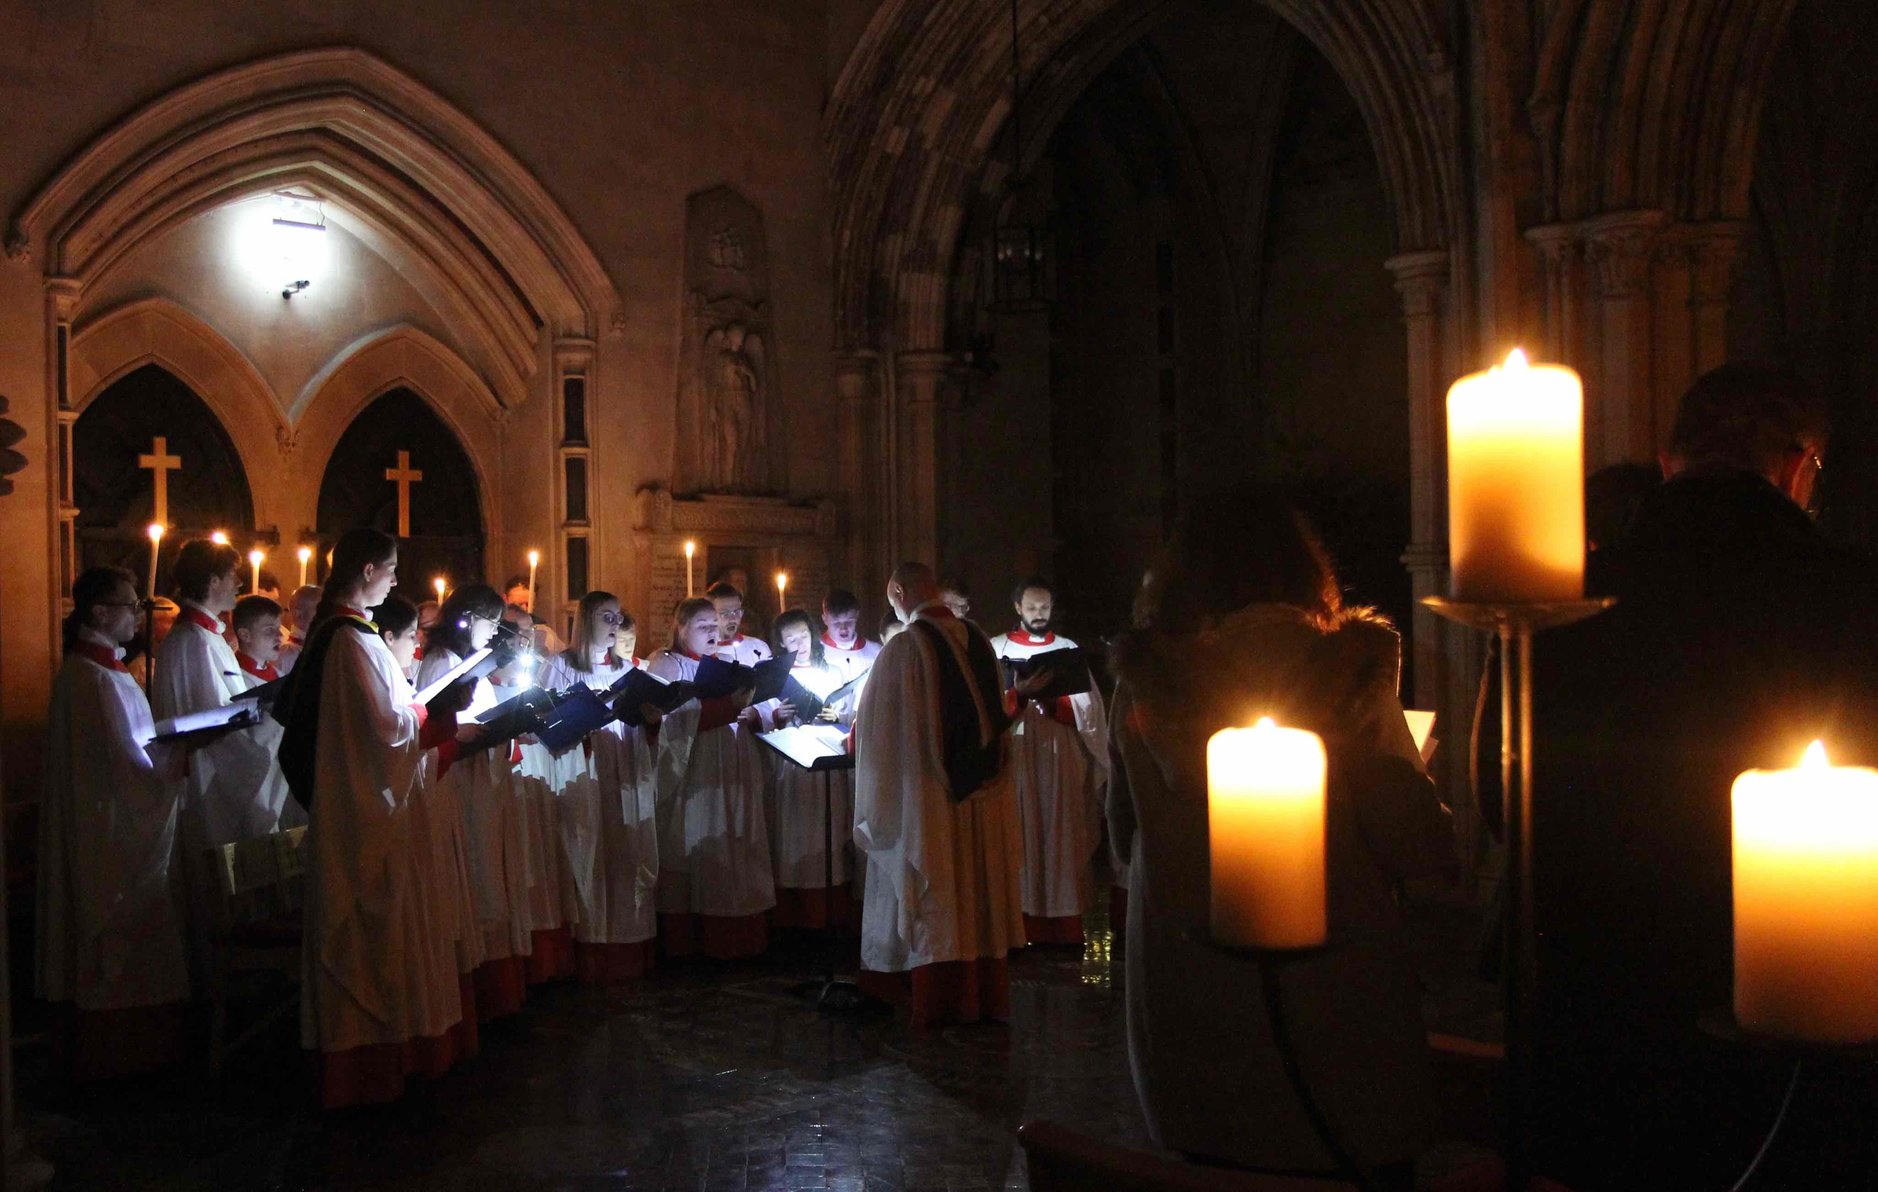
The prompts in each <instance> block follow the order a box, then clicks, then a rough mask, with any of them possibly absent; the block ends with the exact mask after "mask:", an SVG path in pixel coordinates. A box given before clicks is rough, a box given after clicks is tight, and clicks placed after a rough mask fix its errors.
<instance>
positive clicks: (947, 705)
mask: <svg viewBox="0 0 1878 1192" xmlns="http://www.w3.org/2000/svg"><path fill="white" fill-rule="evenodd" d="M907 627H908V628H909V629H911V630H913V631H914V632H916V633H919V634H920V635H921V636H923V637H924V638H925V639H926V641H927V643H928V644H929V645H931V647H932V651H933V654H934V656H936V657H937V658H938V660H939V725H940V740H941V744H942V747H943V748H942V753H943V754H944V757H945V768H946V794H948V795H949V796H951V799H952V801H953V802H954V803H962V802H964V801H965V800H966V799H968V798H970V797H971V796H972V795H973V794H974V793H975V792H976V791H977V790H978V789H979V788H980V787H982V786H984V785H985V784H986V783H988V782H990V781H991V780H992V779H994V778H996V777H997V776H998V772H999V771H1000V770H1002V769H1003V768H1004V733H1005V730H1006V729H1008V728H1010V727H1011V719H1010V717H1008V716H1006V715H1005V714H1004V684H1003V682H1002V681H1001V678H1000V676H999V674H998V656H997V655H996V654H995V653H993V652H992V649H991V643H990V642H989V641H988V640H986V638H985V635H984V634H982V633H979V632H978V631H977V630H975V629H973V628H972V627H971V626H970V625H966V626H965V650H964V656H963V657H960V651H959V648H958V647H957V646H955V645H954V644H953V643H952V639H951V638H949V637H947V636H946V633H945V631H944V630H943V629H941V628H939V627H938V626H937V625H935V624H933V623H932V622H931V621H926V620H921V619H919V618H917V617H916V618H914V619H913V621H912V623H911V624H909V625H908V626H907Z"/></svg>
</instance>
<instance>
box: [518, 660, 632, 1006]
mask: <svg viewBox="0 0 1878 1192" xmlns="http://www.w3.org/2000/svg"><path fill="white" fill-rule="evenodd" d="M631 665H632V666H635V667H637V666H640V665H641V664H640V663H639V662H638V661H636V660H635V661H634V662H633V663H632V664H631ZM626 669H627V665H626V664H624V663H621V664H619V665H615V666H609V667H601V668H597V669H595V670H591V671H585V672H582V671H577V670H575V669H574V666H573V664H572V663H571V662H570V661H569V660H568V658H567V655H566V654H565V653H562V654H558V655H556V656H555V657H554V659H553V660H552V661H550V663H549V664H548V670H547V676H546V679H545V680H544V682H545V685H546V686H548V687H550V688H552V689H554V690H556V691H560V690H563V689H565V688H568V687H571V686H573V685H574V684H576V683H585V684H586V685H587V686H589V687H592V688H594V689H596V690H601V691H603V690H605V689H606V688H608V687H611V686H612V685H613V684H614V683H617V682H618V681H619V680H620V678H621V677H622V676H624V675H625V673H626ZM553 785H554V791H555V799H556V805H557V808H558V811H559V813H560V828H561V842H562V852H563V857H564V859H565V864H566V872H567V878H568V881H569V884H570V886H571V888H572V892H573V895H574V899H575V905H576V908H577V914H576V916H575V923H574V950H575V957H576V961H577V967H578V971H579V976H580V978H581V980H583V981H586V982H590V983H596V984H610V983H614V982H617V981H621V980H625V979H627V978H629V977H635V976H638V975H640V974H641V973H643V972H645V971H646V969H647V968H649V967H650V964H651V959H652V943H653V938H654V936H655V935H656V934H657V933H658V913H657V909H658V908H657V893H658V880H659V834H658V823H657V818H656V815H655V812H654V807H655V804H656V799H657V795H656V792H655V790H654V787H653V765H652V751H651V748H650V746H649V745H648V743H647V741H646V734H645V733H644V731H643V730H641V729H637V728H632V727H630V726H628V725H626V724H623V723H621V722H620V721H617V720H615V721H614V722H613V723H611V724H609V725H607V726H606V727H605V728H602V729H600V730H598V731H597V732H594V733H591V734H589V735H588V737H587V740H586V742H585V743H584V744H583V745H580V746H576V747H574V748H572V749H569V750H566V751H565V752H563V753H561V754H560V755H558V756H556V757H555V758H554V761H553Z"/></svg>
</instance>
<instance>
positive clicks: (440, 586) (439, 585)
mask: <svg viewBox="0 0 1878 1192" xmlns="http://www.w3.org/2000/svg"><path fill="white" fill-rule="evenodd" d="M430 582H431V586H432V587H434V588H436V589H437V599H439V600H442V599H443V590H444V588H446V587H448V586H449V585H447V584H445V583H444V581H443V576H441V575H440V576H438V577H437V578H436V579H434V580H431V581H430Z"/></svg>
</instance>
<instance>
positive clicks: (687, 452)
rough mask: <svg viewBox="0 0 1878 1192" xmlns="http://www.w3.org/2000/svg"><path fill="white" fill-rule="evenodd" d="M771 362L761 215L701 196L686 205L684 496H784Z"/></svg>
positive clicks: (731, 201)
mask: <svg viewBox="0 0 1878 1192" xmlns="http://www.w3.org/2000/svg"><path fill="white" fill-rule="evenodd" d="M773 356H774V337H773V335H772V332H771V329H770V307H769V262H768V257H767V248H766V245H765V242H764V235H763V217H762V213H761V212H760V211H758V210H757V209H756V207H755V206H754V205H753V204H751V203H750V202H749V201H748V200H747V199H745V198H744V197H743V196H742V195H740V194H738V193H737V192H736V191H735V190H733V189H731V188H730V187H727V186H720V187H714V188H712V189H710V190H706V191H700V192H699V193H697V194H694V195H692V196H691V197H690V198H688V199H687V200H686V203H685V309H684V326H683V328H682V332H681V342H680V357H679V378H678V427H677V430H678V434H677V441H676V443H675V456H676V458H675V459H674V460H673V469H672V473H673V482H672V483H673V487H674V489H675V490H676V491H678V492H679V493H700V492H716V493H735V494H742V495H753V496H754V495H761V494H765V493H778V492H782V491H785V489H786V488H787V475H786V471H785V461H784V460H783V458H782V455H781V453H780V452H776V451H772V450H771V447H772V446H773V445H774V444H775V443H777V442H779V441H780V439H781V431H782V409H781V403H780V402H779V401H778V399H777V394H776V391H775V372H774V361H773Z"/></svg>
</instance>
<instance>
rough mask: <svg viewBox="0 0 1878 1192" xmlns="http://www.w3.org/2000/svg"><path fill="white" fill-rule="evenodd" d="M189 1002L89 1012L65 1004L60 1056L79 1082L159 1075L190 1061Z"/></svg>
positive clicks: (63, 1004) (60, 1038) (59, 1043)
mask: <svg viewBox="0 0 1878 1192" xmlns="http://www.w3.org/2000/svg"><path fill="white" fill-rule="evenodd" d="M187 1006H188V1003H186V1002H164V1003H162V1004H161V1005H156V1006H126V1007H124V1008H123V1009H120V1010H86V1009H84V1008H83V1007H80V1006H76V1005H74V1004H72V1003H71V1002H63V1003H60V1020H59V1023H58V1028H57V1034H56V1036H55V1038H56V1040H57V1045H58V1050H59V1053H60V1058H61V1059H62V1060H63V1061H65V1062H66V1063H68V1064H69V1065H70V1071H71V1073H72V1079H73V1081H75V1082H77V1083H79V1084H84V1083H87V1082H89V1081H93V1080H116V1079H119V1078H120V1077H124V1076H138V1075H142V1074H143V1073H145V1072H155V1071H157V1070H158V1069H161V1068H167V1067H170V1066H171V1065H174V1064H180V1063H182V1062H183V1061H184V1060H186V1059H188V1058H189V1028H188V1019H187V1016H186V1010H187Z"/></svg>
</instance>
